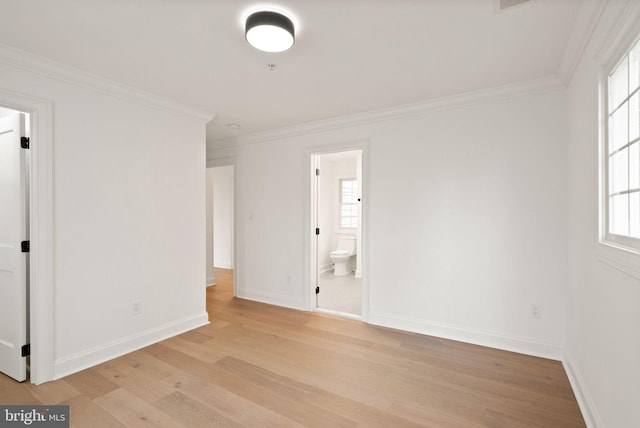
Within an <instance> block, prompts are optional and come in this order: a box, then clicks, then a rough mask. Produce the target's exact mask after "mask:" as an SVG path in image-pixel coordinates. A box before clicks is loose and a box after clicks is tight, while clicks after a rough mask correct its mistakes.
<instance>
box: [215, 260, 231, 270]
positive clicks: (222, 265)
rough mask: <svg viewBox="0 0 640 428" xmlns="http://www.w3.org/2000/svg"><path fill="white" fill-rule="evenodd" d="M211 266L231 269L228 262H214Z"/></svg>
mask: <svg viewBox="0 0 640 428" xmlns="http://www.w3.org/2000/svg"><path fill="white" fill-rule="evenodd" d="M213 266H214V267H217V268H221V269H233V266H232V265H231V262H230V261H229V260H214V261H213Z"/></svg>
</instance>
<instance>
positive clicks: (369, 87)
mask: <svg viewBox="0 0 640 428" xmlns="http://www.w3.org/2000/svg"><path fill="white" fill-rule="evenodd" d="M495 3H496V2H495V0H275V1H274V2H272V3H261V2H255V1H246V0H55V1H52V0H20V1H9V0H0V5H1V6H2V9H1V13H0V43H2V44H5V45H9V46H12V47H16V48H19V49H23V50H26V51H29V52H32V53H35V54H37V55H40V56H43V57H46V58H49V59H52V60H54V61H57V62H60V63H63V64H66V65H69V66H72V67H75V68H78V69H81V70H83V71H86V72H89V73H93V74H95V75H99V76H103V77H106V78H108V79H111V80H114V81H117V82H120V83H123V84H126V85H129V86H133V87H136V88H138V89H141V90H144V91H147V92H151V93H154V94H156V95H160V96H163V97H166V98H169V99H172V100H175V101H178V102H181V103H184V104H187V105H190V106H192V107H196V108H199V109H202V110H205V111H207V112H210V113H212V114H215V115H216V118H215V119H214V120H213V121H212V122H211V123H210V124H209V126H208V129H207V136H208V140H209V141H213V140H217V139H221V138H226V137H230V136H238V135H243V134H247V133H252V132H257V131H262V130H267V129H274V128H280V127H284V126H288V125H294V124H300V123H306V122H311V121H316V120H320V119H328V118H331V117H337V116H343V115H347V114H353V113H360V112H364V111H370V110H376V109H380V108H385V107H391V106H396V105H402V104H407V103H414V102H419V101H426V100H429V99H434V98H439V97H443V96H447V95H452V94H457V93H461V92H466V91H472V90H477V89H483V88H488V87H493V86H498V85H504V84H509V83H513V82H519V81H524V80H529V79H535V78H540V77H546V76H549V75H554V74H556V73H557V72H558V69H559V67H560V64H561V61H562V57H563V53H564V51H565V46H566V45H567V41H568V40H569V36H570V33H571V29H572V27H573V25H574V22H575V20H576V16H577V15H578V11H579V9H580V7H581V5H582V4H583V3H584V1H583V0H534V1H531V2H529V3H526V4H524V5H520V6H516V7H513V8H511V9H507V10H504V11H501V12H497V11H496V10H495V9H494V5H495ZM261 5H268V6H271V7H273V6H277V7H279V8H280V9H282V10H284V11H287V12H288V13H289V14H291V15H293V18H294V21H296V23H297V37H296V43H295V46H294V47H293V48H292V49H291V50H290V51H287V52H284V53H279V54H267V53H262V52H259V51H257V50H255V49H253V48H251V47H250V46H249V45H248V44H247V43H246V42H245V40H244V31H243V22H242V20H243V17H244V16H246V15H247V14H248V12H249V11H250V10H253V9H255V8H256V7H258V6H261ZM270 63H273V64H276V68H275V70H274V71H269V69H268V67H267V64H270ZM229 123H237V124H240V125H241V128H240V129H239V130H231V129H229V128H228V127H227V124H229Z"/></svg>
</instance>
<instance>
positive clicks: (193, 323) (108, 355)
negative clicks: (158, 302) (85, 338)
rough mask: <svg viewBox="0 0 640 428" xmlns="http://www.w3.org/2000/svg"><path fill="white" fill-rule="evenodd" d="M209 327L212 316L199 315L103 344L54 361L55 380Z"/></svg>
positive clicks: (204, 313) (205, 313)
mask: <svg viewBox="0 0 640 428" xmlns="http://www.w3.org/2000/svg"><path fill="white" fill-rule="evenodd" d="M206 324H209V314H208V313H207V312H202V313H199V314H197V315H194V316H191V317H188V318H183V319H180V320H176V321H173V322H170V323H167V324H164V325H161V326H159V327H156V328H151V329H148V330H145V331H142V332H140V333H137V334H134V335H131V336H128V337H125V338H122V339H119V340H116V341H113V342H111V343H108V344H106V345H101V346H98V347H95V348H93V349H89V350H87V351H83V352H80V353H77V354H74V355H70V356H67V357H63V358H60V359H58V360H56V361H55V362H54V367H53V380H55V379H60V378H62V377H64V376H68V375H70V374H73V373H76V372H79V371H80V370H84V369H87V368H89V367H93V366H95V365H98V364H101V363H104V362H105V361H109V360H111V359H113V358H116V357H120V356H122V355H124V354H128V353H129V352H133V351H137V350H138V349H141V348H144V347H145V346H149V345H152V344H154V343H157V342H160V341H162V340H165V339H168V338H170V337H173V336H176V335H178V334H181V333H184V332H186V331H189V330H192V329H194V328H197V327H202V326H203V325H206Z"/></svg>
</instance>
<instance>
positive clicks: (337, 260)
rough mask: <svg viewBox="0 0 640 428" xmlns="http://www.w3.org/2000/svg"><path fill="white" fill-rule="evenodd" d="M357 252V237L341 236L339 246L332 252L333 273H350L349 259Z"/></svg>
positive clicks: (337, 274) (341, 274)
mask: <svg viewBox="0 0 640 428" xmlns="http://www.w3.org/2000/svg"><path fill="white" fill-rule="evenodd" d="M355 254H356V237H355V236H340V237H339V238H338V246H337V248H336V249H335V250H333V251H332V252H331V255H330V257H331V261H332V262H333V264H334V268H333V274H334V275H336V276H343V275H349V274H350V273H351V269H350V268H349V259H350V258H351V256H353V255H355Z"/></svg>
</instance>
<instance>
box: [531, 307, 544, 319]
mask: <svg viewBox="0 0 640 428" xmlns="http://www.w3.org/2000/svg"><path fill="white" fill-rule="evenodd" d="M531 318H542V306H540V305H531Z"/></svg>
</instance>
